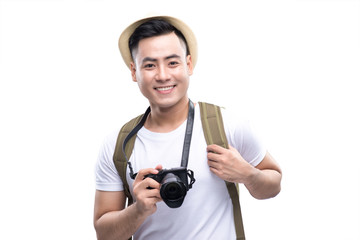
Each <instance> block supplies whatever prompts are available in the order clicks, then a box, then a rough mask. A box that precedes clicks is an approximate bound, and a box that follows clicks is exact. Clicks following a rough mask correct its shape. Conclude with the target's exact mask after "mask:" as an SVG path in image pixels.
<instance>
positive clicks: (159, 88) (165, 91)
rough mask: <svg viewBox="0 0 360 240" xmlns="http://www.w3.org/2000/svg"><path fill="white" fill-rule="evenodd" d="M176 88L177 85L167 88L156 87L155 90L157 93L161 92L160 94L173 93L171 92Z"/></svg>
mask: <svg viewBox="0 0 360 240" xmlns="http://www.w3.org/2000/svg"><path fill="white" fill-rule="evenodd" d="M175 86H176V85H172V86H165V87H156V88H154V89H155V90H157V91H159V92H163V93H168V92H171V90H172V89H174V88H175Z"/></svg>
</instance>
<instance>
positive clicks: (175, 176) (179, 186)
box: [145, 167, 195, 208]
mask: <svg viewBox="0 0 360 240" xmlns="http://www.w3.org/2000/svg"><path fill="white" fill-rule="evenodd" d="M147 177H149V178H152V179H154V180H155V181H157V182H158V183H161V187H160V195H161V198H162V199H163V200H164V202H165V204H166V205H167V206H169V207H170V208H178V207H180V206H181V205H182V203H183V202H184V198H185V195H186V192H187V191H188V190H189V189H190V188H191V187H192V185H193V183H194V182H195V178H194V172H193V171H191V170H189V169H186V168H185V167H178V168H171V169H162V170H160V171H159V172H158V174H148V175H145V178H147ZM188 177H189V178H190V183H188Z"/></svg>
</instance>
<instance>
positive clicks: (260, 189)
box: [244, 168, 281, 199]
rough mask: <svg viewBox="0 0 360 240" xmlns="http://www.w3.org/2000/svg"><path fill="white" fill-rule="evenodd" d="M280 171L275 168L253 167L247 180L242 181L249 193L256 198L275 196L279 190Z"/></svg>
mask: <svg viewBox="0 0 360 240" xmlns="http://www.w3.org/2000/svg"><path fill="white" fill-rule="evenodd" d="M280 183H281V172H279V171H276V170H270V169H264V170H259V169H257V168H253V172H252V174H251V175H250V176H249V177H248V181H247V182H246V183H244V185H245V186H246V188H247V189H248V190H249V192H250V194H251V195H252V196H253V197H254V198H257V199H267V198H272V197H275V196H276V195H277V194H278V193H279V192H280V190H281V185H280Z"/></svg>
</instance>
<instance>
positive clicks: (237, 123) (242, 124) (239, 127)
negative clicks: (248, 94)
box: [221, 109, 266, 166]
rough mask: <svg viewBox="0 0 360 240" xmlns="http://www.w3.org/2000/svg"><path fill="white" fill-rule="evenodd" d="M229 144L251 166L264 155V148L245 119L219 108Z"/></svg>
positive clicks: (257, 162) (258, 161) (256, 163)
mask: <svg viewBox="0 0 360 240" xmlns="http://www.w3.org/2000/svg"><path fill="white" fill-rule="evenodd" d="M221 113H222V116H223V121H224V128H225V132H226V136H227V139H228V142H229V144H230V145H231V146H232V147H234V148H236V149H237V150H238V151H239V153H240V154H241V156H242V157H243V158H244V159H245V160H246V161H247V162H248V163H250V164H251V165H252V166H257V165H258V164H259V163H260V162H261V161H262V160H263V159H264V157H265V154H266V148H265V147H264V146H263V144H262V143H261V140H260V138H259V136H258V135H257V134H256V133H255V131H254V130H253V128H252V127H251V124H250V122H249V121H248V120H247V119H243V118H242V117H240V116H235V115H231V113H229V112H228V110H225V109H222V110H221Z"/></svg>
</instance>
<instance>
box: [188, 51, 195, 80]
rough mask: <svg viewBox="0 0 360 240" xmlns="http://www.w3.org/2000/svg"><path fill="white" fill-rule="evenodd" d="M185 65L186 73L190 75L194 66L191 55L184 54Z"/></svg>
mask: <svg viewBox="0 0 360 240" xmlns="http://www.w3.org/2000/svg"><path fill="white" fill-rule="evenodd" d="M186 65H187V68H188V74H189V76H191V75H192V74H193V70H194V66H193V64H192V60H191V55H187V56H186Z"/></svg>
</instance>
